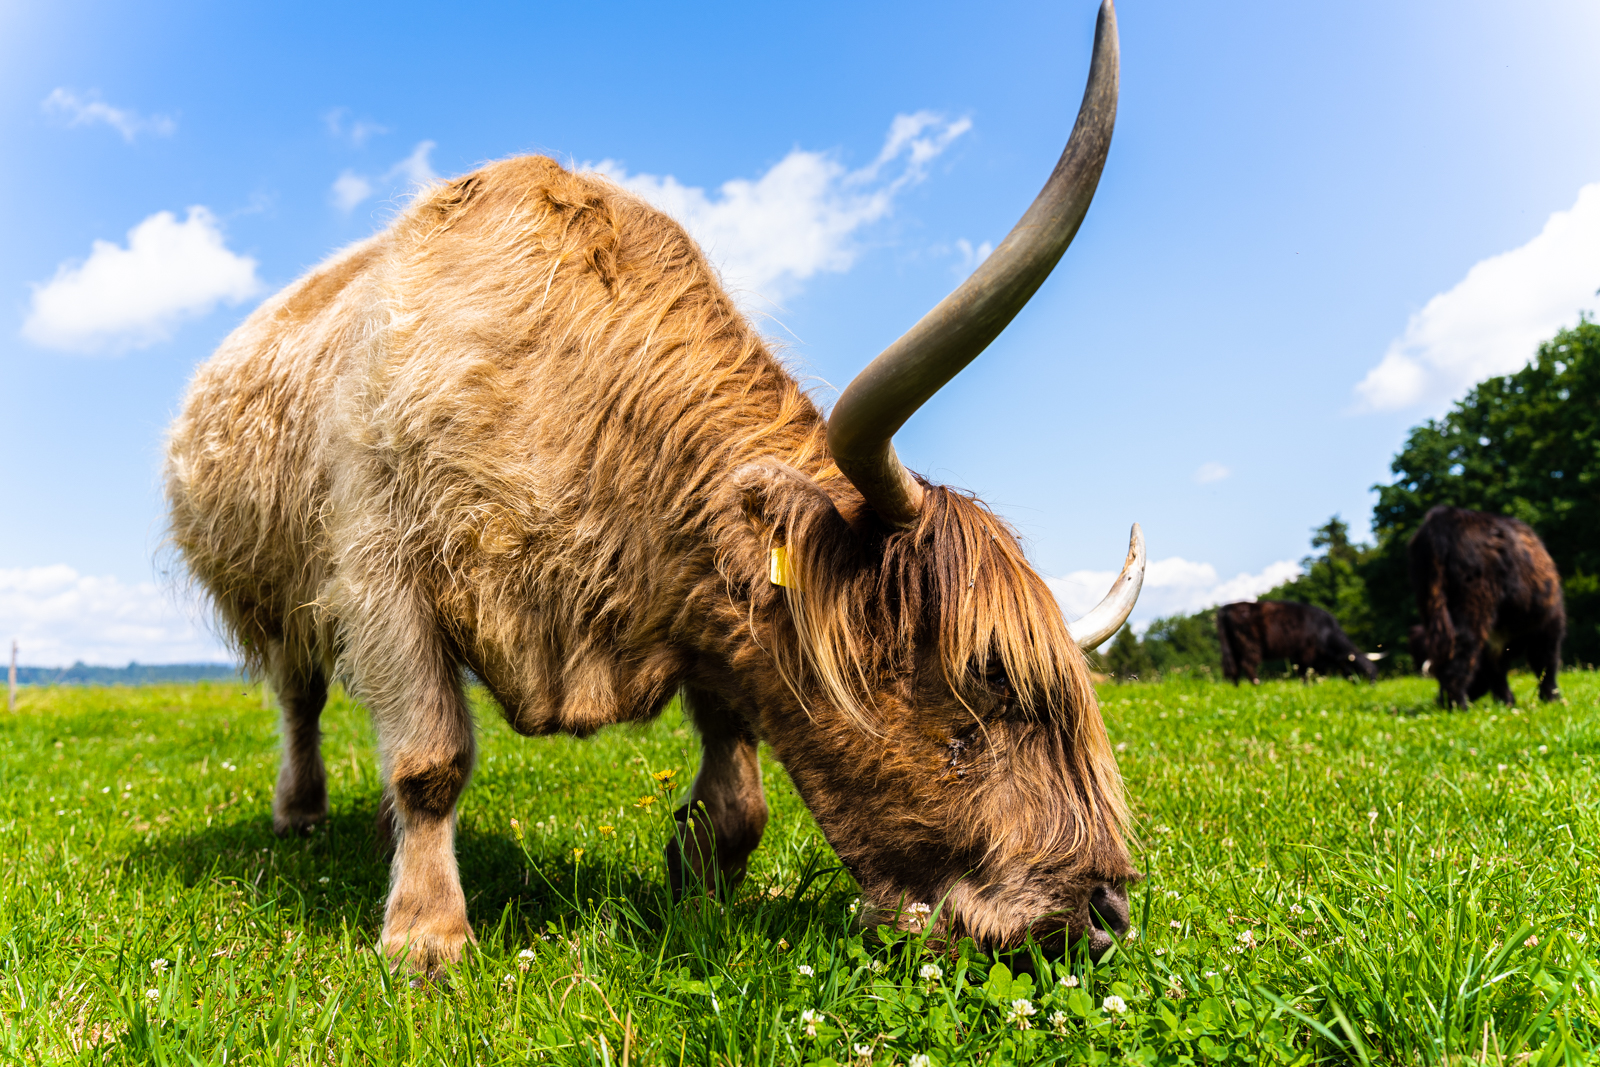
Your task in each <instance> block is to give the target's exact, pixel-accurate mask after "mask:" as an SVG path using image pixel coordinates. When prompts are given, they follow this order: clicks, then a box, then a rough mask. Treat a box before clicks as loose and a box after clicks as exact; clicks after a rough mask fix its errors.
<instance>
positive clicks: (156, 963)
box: [150, 959, 168, 974]
mask: <svg viewBox="0 0 1600 1067" xmlns="http://www.w3.org/2000/svg"><path fill="white" fill-rule="evenodd" d="M167 967H168V963H167V961H166V960H163V959H153V960H151V961H150V969H151V970H152V971H154V972H155V973H156V974H166V973H167Z"/></svg>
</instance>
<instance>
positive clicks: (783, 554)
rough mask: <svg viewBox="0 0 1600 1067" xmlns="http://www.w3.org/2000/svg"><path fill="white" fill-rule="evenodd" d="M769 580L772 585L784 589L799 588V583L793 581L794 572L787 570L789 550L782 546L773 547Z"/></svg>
mask: <svg viewBox="0 0 1600 1067" xmlns="http://www.w3.org/2000/svg"><path fill="white" fill-rule="evenodd" d="M771 578H772V584H773V585H781V586H783V587H784V588H785V589H794V590H798V589H799V588H800V583H799V582H798V581H796V580H795V576H794V571H792V570H790V569H789V550H788V549H787V548H785V547H783V546H782V545H774V546H773V549H772V574H771Z"/></svg>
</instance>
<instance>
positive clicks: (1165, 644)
mask: <svg viewBox="0 0 1600 1067" xmlns="http://www.w3.org/2000/svg"><path fill="white" fill-rule="evenodd" d="M1144 648H1145V652H1146V653H1147V654H1148V655H1149V657H1150V664H1151V666H1153V667H1154V668H1155V669H1156V670H1157V671H1160V672H1161V673H1162V674H1170V673H1171V672H1173V671H1181V670H1188V671H1201V672H1204V673H1207V674H1212V675H1215V674H1217V673H1218V672H1220V671H1221V670H1222V644H1221V642H1220V641H1218V640H1217V609H1216V608H1206V609H1205V610H1204V611H1201V612H1196V613H1195V614H1193V615H1169V616H1167V617H1166V618H1164V619H1157V620H1156V621H1155V622H1153V623H1151V624H1150V628H1149V629H1148V630H1146V631H1145V632H1144Z"/></svg>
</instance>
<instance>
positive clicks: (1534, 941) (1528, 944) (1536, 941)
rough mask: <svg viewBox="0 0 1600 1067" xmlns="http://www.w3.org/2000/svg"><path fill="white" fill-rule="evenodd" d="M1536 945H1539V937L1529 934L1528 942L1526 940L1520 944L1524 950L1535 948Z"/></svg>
mask: <svg viewBox="0 0 1600 1067" xmlns="http://www.w3.org/2000/svg"><path fill="white" fill-rule="evenodd" d="M1538 944H1539V935H1538V934H1529V935H1528V940H1526V941H1524V942H1523V943H1522V945H1523V947H1524V948H1533V947H1534V946H1536V945H1538Z"/></svg>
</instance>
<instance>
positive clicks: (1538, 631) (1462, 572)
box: [1408, 507, 1567, 708]
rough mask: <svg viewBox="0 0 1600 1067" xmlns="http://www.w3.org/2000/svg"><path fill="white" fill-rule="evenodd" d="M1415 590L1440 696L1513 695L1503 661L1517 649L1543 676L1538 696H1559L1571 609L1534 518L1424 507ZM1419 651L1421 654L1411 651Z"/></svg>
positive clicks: (1415, 545)
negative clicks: (1563, 642)
mask: <svg viewBox="0 0 1600 1067" xmlns="http://www.w3.org/2000/svg"><path fill="white" fill-rule="evenodd" d="M1408 550H1409V553H1410V561H1411V590H1412V592H1413V593H1414V594H1415V595H1416V598H1417V609H1418V611H1420V612H1421V614H1422V626H1423V634H1422V647H1423V651H1424V652H1425V653H1426V659H1427V661H1428V664H1429V667H1430V670H1431V672H1432V674H1433V676H1434V677H1435V678H1437V679H1439V703H1440V704H1442V705H1444V706H1445V707H1447V708H1448V707H1452V706H1460V707H1463V708H1464V707H1466V706H1467V705H1468V704H1470V703H1472V702H1473V701H1474V700H1476V699H1478V698H1479V697H1481V696H1483V694H1485V693H1493V694H1494V697H1495V699H1496V700H1498V701H1500V702H1501V703H1502V704H1507V705H1510V704H1515V703H1516V698H1515V697H1514V696H1512V694H1511V686H1510V684H1509V683H1508V682H1507V681H1506V669H1507V667H1509V666H1510V663H1511V661H1512V660H1513V659H1514V658H1515V657H1517V656H1523V657H1525V658H1526V659H1527V661H1528V667H1529V669H1530V670H1532V671H1534V672H1535V673H1537V674H1538V675H1539V699H1540V700H1560V699H1561V690H1560V688H1559V687H1558V686H1557V684H1556V674H1557V673H1558V672H1559V671H1560V670H1561V639H1562V637H1563V636H1564V635H1565V634H1566V629H1567V611H1566V606H1565V604H1564V603H1563V601H1562V597H1561V575H1560V573H1559V572H1558V571H1557V570H1556V565H1555V561H1554V560H1552V559H1551V558H1550V553H1549V552H1547V551H1545V547H1544V542H1542V541H1540V540H1539V535H1538V534H1536V533H1534V532H1533V529H1532V527H1530V526H1529V525H1528V524H1527V523H1525V522H1521V521H1519V520H1517V519H1512V518H1507V517H1506V516H1504V515H1489V514H1486V513H1484V512H1482V511H1469V510H1468V509H1466V508H1447V507H1438V508H1434V509H1433V510H1432V511H1430V512H1428V514H1427V516H1426V517H1425V518H1424V519H1423V520H1422V525H1421V526H1420V527H1419V528H1418V529H1417V532H1416V533H1415V534H1413V535H1412V536H1411V542H1410V544H1409V546H1408ZM1413 655H1415V653H1413Z"/></svg>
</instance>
